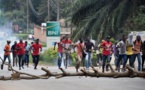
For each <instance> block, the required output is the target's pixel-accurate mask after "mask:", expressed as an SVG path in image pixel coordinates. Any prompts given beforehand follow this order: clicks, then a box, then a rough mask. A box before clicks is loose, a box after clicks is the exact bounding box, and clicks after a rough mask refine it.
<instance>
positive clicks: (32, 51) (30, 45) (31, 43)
mask: <svg viewBox="0 0 145 90" xmlns="http://www.w3.org/2000/svg"><path fill="white" fill-rule="evenodd" d="M32 45H33V42H31V45H30V52H31V56H32V62H33V65H34V64H35V62H34V55H33V50H32V49H31V46H32Z"/></svg>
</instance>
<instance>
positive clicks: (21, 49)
mask: <svg viewBox="0 0 145 90" xmlns="http://www.w3.org/2000/svg"><path fill="white" fill-rule="evenodd" d="M17 50H18V58H19V70H21V67H22V68H23V69H24V54H25V44H24V43H23V40H22V39H20V42H19V43H18V44H17Z"/></svg>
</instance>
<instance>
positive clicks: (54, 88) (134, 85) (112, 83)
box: [0, 66, 145, 90]
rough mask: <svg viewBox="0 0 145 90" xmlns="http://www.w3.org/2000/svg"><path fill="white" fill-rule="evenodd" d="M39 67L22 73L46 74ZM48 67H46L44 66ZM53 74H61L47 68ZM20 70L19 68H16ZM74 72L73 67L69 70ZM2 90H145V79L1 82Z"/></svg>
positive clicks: (65, 79)
mask: <svg viewBox="0 0 145 90" xmlns="http://www.w3.org/2000/svg"><path fill="white" fill-rule="evenodd" d="M41 67H42V66H39V67H38V69H37V70H34V69H33V66H30V67H28V68H27V67H25V69H22V70H21V71H22V72H28V73H31V74H36V75H41V74H44V73H45V72H43V71H42V70H41ZM44 67H46V66H44ZM46 68H48V69H49V70H51V71H53V72H60V71H59V70H58V69H57V67H52V66H50V67H46ZM15 69H16V70H18V67H15ZM67 71H69V72H74V71H75V69H74V68H73V67H69V68H68V69H67ZM1 75H5V76H10V75H11V72H9V71H8V70H7V66H5V67H4V70H0V76H1ZM0 90H145V79H142V78H118V79H114V78H91V77H64V78H60V79H55V78H54V77H51V78H49V79H45V80H42V79H37V80H16V81H0Z"/></svg>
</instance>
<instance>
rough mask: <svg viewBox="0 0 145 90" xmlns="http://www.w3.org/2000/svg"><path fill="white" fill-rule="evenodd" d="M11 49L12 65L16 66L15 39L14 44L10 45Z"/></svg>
mask: <svg viewBox="0 0 145 90" xmlns="http://www.w3.org/2000/svg"><path fill="white" fill-rule="evenodd" d="M11 51H12V57H13V67H14V66H15V64H16V66H17V62H18V51H17V41H15V42H14V44H13V45H12V47H11Z"/></svg>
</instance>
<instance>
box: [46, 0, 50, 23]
mask: <svg viewBox="0 0 145 90" xmlns="http://www.w3.org/2000/svg"><path fill="white" fill-rule="evenodd" d="M47 7H48V21H50V0H48V1H47Z"/></svg>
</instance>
